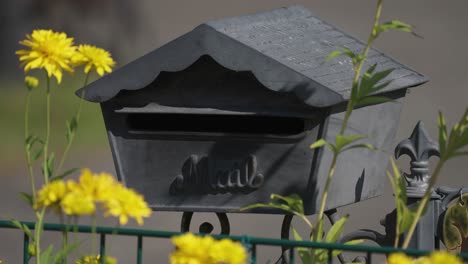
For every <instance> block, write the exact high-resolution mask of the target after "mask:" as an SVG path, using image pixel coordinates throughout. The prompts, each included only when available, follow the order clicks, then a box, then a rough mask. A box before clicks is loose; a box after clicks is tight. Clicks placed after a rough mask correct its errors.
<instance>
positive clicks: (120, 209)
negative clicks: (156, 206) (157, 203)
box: [103, 184, 151, 225]
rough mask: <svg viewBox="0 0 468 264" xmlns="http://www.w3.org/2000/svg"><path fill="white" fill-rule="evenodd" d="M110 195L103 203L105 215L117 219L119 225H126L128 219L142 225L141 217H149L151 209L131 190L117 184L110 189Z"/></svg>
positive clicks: (140, 196) (141, 197)
mask: <svg viewBox="0 0 468 264" xmlns="http://www.w3.org/2000/svg"><path fill="white" fill-rule="evenodd" d="M112 193H113V196H112V197H109V199H107V200H105V201H104V203H103V205H104V208H105V209H106V210H107V211H106V212H105V215H106V216H107V215H112V216H115V217H118V218H119V222H120V224H121V225H125V224H127V222H128V218H129V217H131V218H134V219H135V220H136V221H137V223H138V224H139V225H142V224H143V217H149V216H150V215H151V209H150V208H149V207H148V204H147V203H146V202H145V199H144V198H143V196H142V195H140V194H138V193H136V192H135V191H133V190H132V189H128V188H125V187H124V186H123V185H121V184H117V185H116V186H115V187H114V188H112Z"/></svg>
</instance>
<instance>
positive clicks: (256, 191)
mask: <svg viewBox="0 0 468 264" xmlns="http://www.w3.org/2000/svg"><path fill="white" fill-rule="evenodd" d="M242 32H244V33H242ZM320 32H322V33H320ZM277 33H278V34H289V37H290V38H289V37H286V38H281V37H280V36H277V35H275V34H277ZM261 39H263V40H266V42H262V41H261ZM345 40H346V41H345ZM275 41H278V42H275ZM343 41H344V42H343ZM345 42H346V43H345ZM350 43H351V44H352V46H349V47H350V48H351V47H354V48H355V49H358V48H360V47H361V48H362V43H361V42H359V41H357V40H356V39H354V38H351V37H349V36H347V35H345V34H343V33H341V32H340V31H338V30H337V29H335V28H333V27H331V26H329V25H327V24H326V23H324V22H322V21H320V20H318V19H316V18H314V17H312V16H311V15H310V14H309V13H308V11H306V10H305V9H303V8H301V7H290V8H284V9H279V10H275V11H272V12H270V13H263V14H258V15H254V16H247V17H241V18H236V19H226V20H222V21H215V22H208V23H206V24H203V25H202V26H200V27H198V28H196V29H195V30H193V31H192V32H190V33H188V34H186V35H184V36H182V37H180V38H178V39H177V40H174V41H173V42H171V43H169V44H167V45H165V46H163V47H161V48H159V49H157V50H155V51H154V52H152V53H150V54H148V55H145V56H143V57H142V58H140V59H138V60H136V61H135V62H133V63H130V64H129V65H127V66H124V67H123V68H122V69H120V70H117V71H115V72H114V73H112V74H110V75H108V76H106V77H104V78H102V79H101V80H99V81H97V82H96V83H94V84H92V85H90V86H89V87H87V88H85V89H87V93H86V95H87V97H86V99H88V100H91V101H96V102H101V107H102V111H103V115H104V120H105V123H106V128H107V131H108V136H109V141H110V143H111V147H112V153H113V156H114V161H115V165H116V171H117V174H118V177H119V179H120V180H121V181H123V182H124V183H125V184H126V185H128V186H130V187H132V188H135V189H137V190H138V191H139V192H141V193H143V194H144V195H145V199H146V200H147V201H148V202H149V203H150V205H151V207H152V208H153V209H154V210H168V211H206V212H238V210H239V208H241V207H243V206H246V205H249V204H253V203H258V202H266V201H268V200H269V198H270V195H271V194H272V193H276V194H280V195H290V194H293V193H295V194H298V195H300V197H301V198H302V199H303V201H304V207H305V213H306V214H313V213H315V212H316V211H317V208H318V207H319V204H320V201H319V199H318V197H321V195H322V193H323V186H324V184H325V181H326V176H327V172H328V167H329V163H330V162H331V159H332V156H331V153H330V152H329V151H323V150H322V149H316V150H311V149H310V148H309V146H310V144H312V143H313V142H315V141H316V140H318V139H320V138H324V139H326V140H329V141H334V138H335V136H336V135H337V134H338V132H339V129H340V125H341V123H342V121H343V116H344V110H345V103H346V100H347V98H348V93H349V91H348V90H346V89H347V88H349V87H351V83H350V82H348V81H347V80H348V77H347V76H348V75H349V74H350V73H352V67H350V66H349V65H341V64H340V62H343V60H339V61H336V62H332V63H324V58H325V57H326V56H327V55H328V52H329V51H331V50H332V49H334V48H337V47H338V46H340V45H345V46H346V45H348V44H349V45H351V44H350ZM301 52H302V53H301ZM301 54H302V55H301ZM299 57H303V58H304V59H306V60H305V61H304V62H301V63H299V62H297V61H296V60H297V59H298V58H299ZM376 62H381V63H382V65H381V66H379V67H394V68H396V70H395V73H394V74H392V75H391V76H390V77H389V79H393V80H394V81H393V82H392V85H391V86H390V87H388V88H387V90H385V91H384V93H383V94H382V95H384V96H388V97H391V98H393V99H394V101H393V102H389V103H383V104H378V105H370V106H366V107H362V108H359V109H356V110H355V111H354V112H353V114H352V116H351V118H350V119H349V126H348V128H347V130H346V134H351V133H353V134H364V135H369V138H368V139H367V141H368V142H369V143H371V144H373V145H374V146H375V147H377V148H378V149H379V150H382V151H379V152H373V151H370V150H367V149H353V150H350V151H347V152H345V153H344V154H343V155H341V156H340V161H339V162H338V166H337V168H336V175H335V178H334V180H333V182H332V184H331V186H330V195H329V197H330V198H329V201H328V202H327V206H328V207H327V209H333V208H337V207H339V206H343V205H347V204H351V203H355V202H358V201H361V200H365V199H369V198H372V197H375V196H378V195H380V194H381V193H382V192H383V185H384V182H385V168H386V166H387V164H388V157H387V155H386V154H385V153H388V152H391V151H392V147H393V139H394V136H395V133H396V129H397V127H398V121H399V116H400V111H401V108H402V103H403V99H404V97H405V95H406V88H408V87H412V86H416V85H419V84H421V83H423V82H425V80H426V78H425V77H423V76H422V75H420V74H418V73H416V72H414V71H412V70H410V69H409V68H407V67H405V66H403V65H401V64H398V63H397V62H395V61H393V60H392V59H390V58H388V57H386V56H385V55H383V54H382V53H380V52H378V51H375V50H373V51H372V52H371V56H370V58H369V63H376ZM300 65H302V66H300ZM303 66H304V67H305V68H299V67H303ZM306 66H307V67H306ZM344 71H346V73H344ZM327 72H328V74H327ZM387 80H388V79H387ZM345 87H347V88H345ZM319 106H320V107H319ZM252 212H256V213H283V212H280V211H275V210H269V209H258V210H255V211H252Z"/></svg>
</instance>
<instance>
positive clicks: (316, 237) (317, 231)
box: [311, 219, 323, 242]
mask: <svg viewBox="0 0 468 264" xmlns="http://www.w3.org/2000/svg"><path fill="white" fill-rule="evenodd" d="M322 236H323V219H319V220H318V221H317V223H316V224H315V227H314V228H313V230H312V237H311V241H312V242H322Z"/></svg>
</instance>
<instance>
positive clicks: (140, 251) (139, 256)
mask: <svg viewBox="0 0 468 264" xmlns="http://www.w3.org/2000/svg"><path fill="white" fill-rule="evenodd" d="M141 263H143V236H141V235H140V236H138V242H137V264H141Z"/></svg>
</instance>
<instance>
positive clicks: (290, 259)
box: [289, 248, 294, 264]
mask: <svg viewBox="0 0 468 264" xmlns="http://www.w3.org/2000/svg"><path fill="white" fill-rule="evenodd" d="M289 263H290V264H292V263H294V248H291V249H289Z"/></svg>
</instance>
